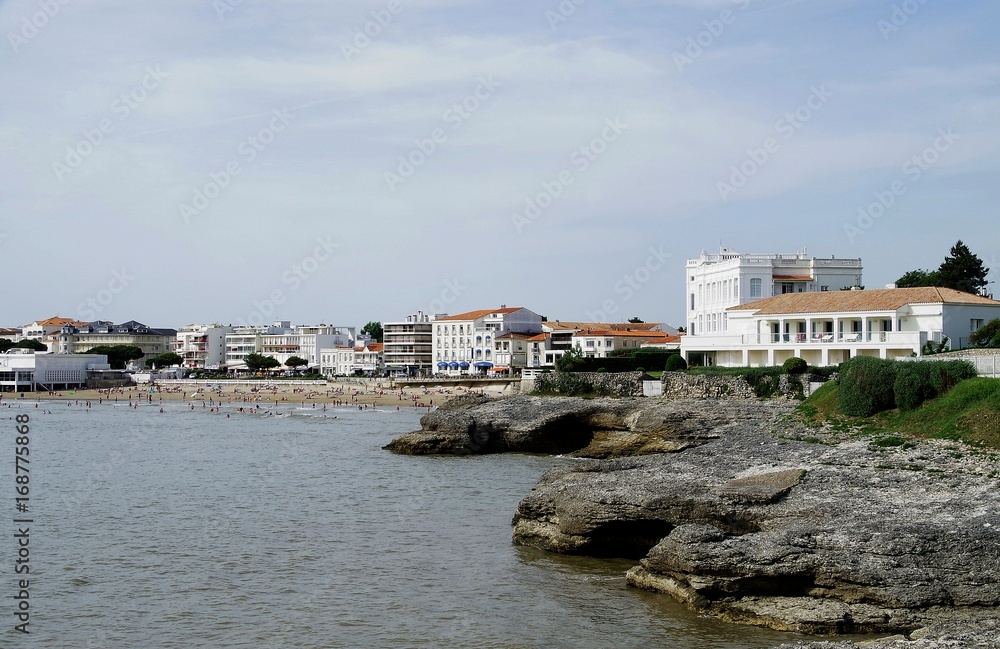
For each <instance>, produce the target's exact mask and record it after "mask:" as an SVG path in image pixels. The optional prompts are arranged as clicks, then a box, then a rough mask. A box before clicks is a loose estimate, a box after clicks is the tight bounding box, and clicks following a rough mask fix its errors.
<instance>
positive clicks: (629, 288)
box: [587, 245, 672, 322]
mask: <svg viewBox="0 0 1000 649" xmlns="http://www.w3.org/2000/svg"><path fill="white" fill-rule="evenodd" d="M671 257H672V255H671V254H670V253H669V252H665V251H664V250H663V246H662V245H661V246H658V247H653V246H650V247H649V256H648V257H646V260H645V261H644V262H643V263H642V264H639V265H638V266H636V268H635V269H634V270H633V271H632V272H631V273H627V274H626V275H625V276H624V277H623V278H621V279H620V280H618V281H617V282H615V286H614V292H615V294H617V295H619V296H620V298H608V299H606V300H604V302H602V303H601V308H600V309H598V310H597V311H587V318H588V319H589V320H590V321H591V322H607V320H608V318H609V317H610V316H613V315H614V314H616V313H618V308H619V299H620V300H621V303H622V304H624V303H625V302H628V301H629V300H631V299H632V298H633V297H634V296H635V294H636V293H638V292H639V291H641V290H642V287H643V286H645V285H646V284H647V283H649V281H650V280H651V279H652V278H653V275H654V274H655V273H657V272H658V271H660V270H662V269H663V268H664V266H666V262H667V260H669V259H670V258H671Z"/></svg>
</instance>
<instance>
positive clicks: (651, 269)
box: [0, 0, 1000, 327]
mask: <svg viewBox="0 0 1000 649" xmlns="http://www.w3.org/2000/svg"><path fill="white" fill-rule="evenodd" d="M998 25H1000V3H997V2H996V1H995V0H970V1H961V2H955V1H950V0H949V1H945V0H906V1H899V0H897V1H896V2H892V1H889V0H842V1H823V2H821V1H819V0H816V1H813V0H799V1H795V0H759V1H758V0H749V1H747V0H739V1H735V2H734V1H732V0H704V1H702V0H617V1H612V0H608V1H598V0H563V2H561V3H560V2H558V1H557V0H549V1H546V0H502V1H501V0H496V1H487V0H424V1H418V0H411V1H408V0H392V1H387V0H377V1H369V0H280V1H279V0H274V1H271V2H265V1H255V0H243V1H242V2H240V1H238V0H216V1H214V2H213V0H197V1H194V0H171V1H170V2H156V3H153V2H135V1H134V0H129V1H125V0H30V1H28V0H16V1H15V0H7V1H4V2H0V32H2V33H3V34H4V44H3V54H2V55H0V82H2V87H3V97H2V99H0V175H2V178H3V180H2V183H3V184H2V192H0V215H2V218H0V258H2V259H3V260H4V263H3V267H4V268H5V271H6V272H5V278H4V282H3V286H4V289H3V299H2V301H0V305H2V306H0V326H19V325H22V324H24V323H26V322H30V321H32V320H36V319H39V318H44V317H48V316H52V315H56V314H58V315H62V316H67V317H78V318H83V319H88V320H89V319H94V318H100V319H107V320H113V321H115V322H120V321H124V320H129V319H133V318H134V319H137V320H140V321H142V322H145V323H147V324H149V325H152V326H168V327H169V326H173V327H177V326H182V325H185V324H188V323H192V322H222V323H230V322H231V323H238V322H258V321H262V320H266V321H270V320H273V319H283V320H292V321H294V322H296V323H319V322H324V323H334V324H344V325H360V324H363V323H365V322H367V321H368V320H372V319H375V320H398V319H402V318H403V317H405V316H406V315H407V314H409V313H412V312H414V311H416V310H417V309H423V310H425V311H449V312H451V313H457V312H461V311H466V310H471V309H477V308H489V307H495V306H499V305H500V304H507V305H509V306H515V305H516V306H525V307H528V308H530V309H532V310H534V311H537V312H539V313H541V314H543V315H546V316H548V317H549V318H551V319H555V318H560V319H563V320H585V319H597V320H614V321H618V320H622V319H626V318H628V317H631V316H639V317H641V318H643V319H644V320H647V321H666V322H670V323H673V324H675V325H678V324H682V322H683V317H684V310H683V309H684V296H683V293H684V284H683V280H684V271H683V267H684V261H685V259H687V258H689V257H696V256H698V254H699V253H700V252H701V251H702V250H708V251H715V250H717V249H718V247H719V245H720V243H723V244H725V245H728V246H732V247H734V248H735V249H737V250H739V251H742V252H793V251H796V250H798V249H800V248H802V247H808V251H809V253H810V254H812V255H817V256H829V255H836V256H838V257H861V258H862V259H863V261H864V266H865V270H864V280H865V284H866V286H868V287H869V288H872V287H880V286H882V285H884V284H885V283H886V282H891V281H893V280H894V279H896V278H897V277H899V276H900V275H901V274H902V273H903V272H905V271H907V270H910V269H913V268H916V267H925V268H933V267H936V266H937V265H938V264H939V263H940V261H941V260H942V259H943V257H944V255H945V254H946V253H947V251H948V249H949V247H950V246H951V245H952V244H953V243H954V242H955V240H957V239H959V238H961V239H963V240H964V241H965V242H966V243H967V244H969V246H970V247H971V249H972V250H973V252H975V253H977V254H978V255H979V256H980V257H982V258H983V259H984V260H985V261H986V263H987V265H988V266H990V267H991V268H995V269H996V270H997V271H1000V261H998V250H1000V231H998V227H997V225H996V223H997V217H998V215H1000V210H998V207H997V206H998V205H1000V183H998V178H1000V176H998V174H1000V155H998V153H1000V120H998V116H1000V83H998V82H1000V56H998V49H1000V45H998V41H997V38H996V34H995V32H996V28H997V26H998ZM366 32H367V33H366ZM879 197H880V198H881V201H882V203H881V204H879V203H875V202H876V201H877V200H879ZM996 276H997V274H996V272H993V273H991V276H990V278H991V279H993V278H995V277H996Z"/></svg>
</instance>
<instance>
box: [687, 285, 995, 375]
mask: <svg viewBox="0 0 1000 649" xmlns="http://www.w3.org/2000/svg"><path fill="white" fill-rule="evenodd" d="M728 315H729V331H728V332H727V333H725V334H718V335H711V334H706V335H703V336H683V337H682V338H681V353H682V354H683V356H684V358H685V360H687V361H688V362H689V363H692V364H695V365H701V364H711V365H720V366H728V367H737V366H754V367H760V366H776V365H781V364H782V363H783V362H784V361H785V360H787V359H788V358H791V357H793V356H797V357H799V358H802V359H804V360H805V361H806V362H807V363H809V364H810V365H817V366H824V365H836V364H839V363H842V362H844V361H846V360H848V359H850V358H852V357H854V356H877V357H879V358H888V359H893V358H904V357H911V356H922V355H923V349H924V345H925V344H926V343H927V342H932V343H941V342H942V341H945V339H947V343H948V345H949V346H950V347H951V348H953V349H957V348H960V347H963V346H964V345H965V344H967V343H968V338H969V334H970V333H971V332H973V331H975V330H976V329H978V328H979V327H981V326H983V325H984V324H986V323H987V322H989V321H990V320H992V319H993V318H998V317H1000V302H997V301H995V300H992V299H988V298H984V297H980V296H978V295H972V294H969V293H962V292H959V291H954V290H952V289H946V288H899V289H876V290H865V291H862V290H857V291H837V292H835V293H829V294H825V295H822V296H818V295H781V296H777V297H773V298H767V299H764V300H760V301H758V302H753V303H750V304H746V305H741V306H738V307H733V308H730V309H729V310H728Z"/></svg>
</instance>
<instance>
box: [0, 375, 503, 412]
mask: <svg viewBox="0 0 1000 649" xmlns="http://www.w3.org/2000/svg"><path fill="white" fill-rule="evenodd" d="M206 384H212V385H213V386H214V385H215V384H214V383H212V382H211V381H207V382H206V383H200V384H198V385H179V386H176V385H170V386H153V388H152V389H153V391H152V392H150V386H143V385H140V386H131V387H124V388H111V389H110V390H108V389H105V390H62V391H59V392H25V393H24V398H23V399H22V398H21V396H20V395H21V393H20V392H3V393H0V395H2V397H0V403H15V402H35V401H53V400H54V401H80V402H85V401H90V402H92V403H93V404H94V405H98V404H101V403H108V402H109V401H111V402H115V403H126V404H127V403H129V402H132V403H137V402H141V403H144V404H146V403H154V404H155V403H161V402H163V403H167V402H175V403H176V402H187V403H191V404H195V405H198V406H199V407H200V403H199V402H204V403H206V404H209V405H219V404H221V405H223V406H226V410H230V409H231V406H237V407H240V406H242V407H249V408H253V407H255V406H260V407H263V408H273V407H274V406H275V403H276V402H277V404H278V406H282V405H292V406H298V407H303V406H305V407H309V406H310V405H311V404H317V405H318V406H319V405H324V404H332V405H340V406H361V408H362V409H364V408H365V407H366V406H367V407H368V408H372V407H375V408H378V409H383V408H392V409H395V408H397V407H399V408H400V409H402V408H418V409H423V410H425V411H429V410H431V409H433V408H435V407H437V406H439V405H441V404H442V403H444V402H445V401H447V400H448V399H451V398H453V397H456V396H462V395H466V394H481V393H482V391H481V390H469V389H466V388H461V387H432V388H427V389H414V388H411V389H400V388H391V387H389V385H388V383H380V382H379V381H377V380H372V381H369V382H366V383H357V382H352V383H338V382H333V381H331V382H328V383H327V384H326V385H283V384H282V383H281V382H273V383H267V382H263V381H262V382H259V383H256V382H255V383H254V384H252V385H247V384H240V385H222V386H219V388H220V389H213V388H209V387H206ZM492 395H493V396H496V392H495V391H493V393H492Z"/></svg>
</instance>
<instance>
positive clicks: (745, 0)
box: [674, 0, 750, 72]
mask: <svg viewBox="0 0 1000 649" xmlns="http://www.w3.org/2000/svg"><path fill="white" fill-rule="evenodd" d="M732 2H733V4H735V5H737V6H738V7H739V9H740V10H741V11H745V10H746V8H747V7H749V6H750V0H732ZM738 18H739V14H737V13H735V12H734V11H733V10H732V9H723V10H722V11H720V12H719V15H718V16H717V17H715V18H713V19H712V20H706V21H704V22H703V23H702V25H704V26H705V29H703V30H701V31H700V32H698V33H697V34H695V35H694V36H689V37H688V39H687V47H685V48H684V52H683V53H681V52H674V65H676V66H677V71H678V72H684V68H686V67H687V66H689V65H691V64H692V63H694V61H695V59H697V58H698V57H699V56H701V55H702V54H704V53H705V51H706V50H708V49H709V48H711V47H712V46H713V45H715V41H716V40H717V39H718V38H719V37H720V36H722V34H723V32H725V31H726V28H727V27H729V26H730V25H732V24H733V23H735V22H736V20H737V19H738Z"/></svg>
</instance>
